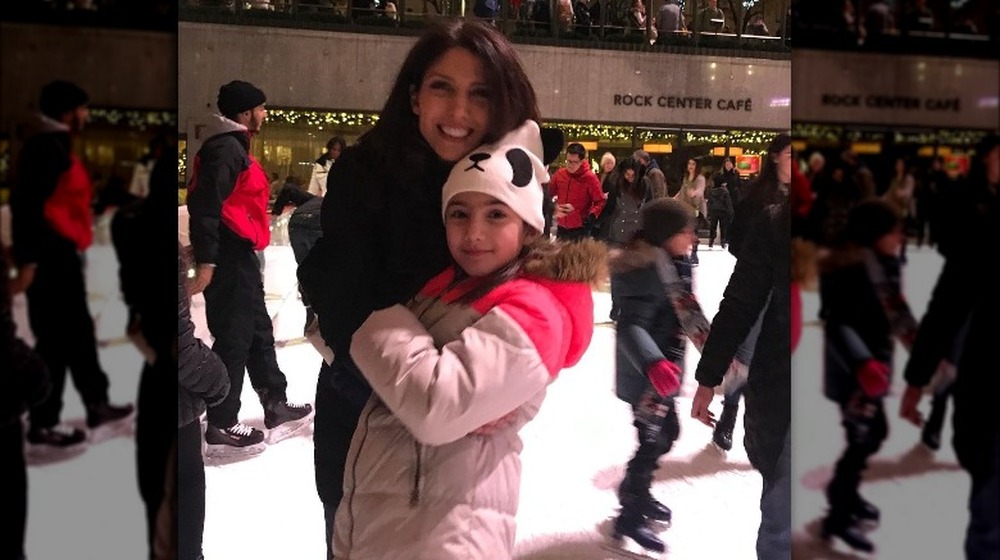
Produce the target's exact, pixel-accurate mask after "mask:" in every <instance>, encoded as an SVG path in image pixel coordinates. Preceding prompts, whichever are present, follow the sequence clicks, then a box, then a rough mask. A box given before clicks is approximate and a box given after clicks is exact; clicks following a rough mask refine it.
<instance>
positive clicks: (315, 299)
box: [298, 142, 451, 407]
mask: <svg viewBox="0 0 1000 560" xmlns="http://www.w3.org/2000/svg"><path fill="white" fill-rule="evenodd" d="M410 149H411V150H414V151H416V152H419V153H417V154H408V155H410V156H412V155H416V156H417V157H415V158H414V157H409V158H408V161H414V160H416V161H418V162H422V164H420V165H406V166H395V167H394V166H386V165H384V164H383V163H382V161H380V159H379V157H378V156H379V154H376V153H375V150H374V149H372V148H370V147H369V145H368V144H367V143H365V142H361V143H359V144H356V145H354V146H351V147H349V148H348V149H346V150H344V153H343V155H342V156H341V158H340V160H338V161H337V165H335V166H333V168H331V170H330V175H329V177H328V178H327V192H330V193H337V196H327V197H325V199H324V201H323V211H322V215H321V221H322V225H323V237H322V238H321V239H320V240H319V241H318V242H317V243H316V245H315V246H314V247H313V249H312V251H311V252H310V253H309V256H308V257H307V258H306V259H305V261H303V263H302V264H301V266H300V267H299V269H298V277H299V285H300V288H301V289H302V290H303V291H304V292H305V294H306V295H307V296H308V298H309V300H310V301H311V302H312V306H313V309H314V311H315V312H316V314H317V315H318V316H319V323H320V333H321V334H322V336H323V339H324V340H325V341H326V343H327V344H328V345H329V346H330V348H331V349H333V351H334V354H335V356H336V358H335V361H334V364H333V368H332V370H333V372H334V379H333V380H332V382H333V385H334V387H335V388H336V389H337V390H338V391H340V392H341V393H342V394H343V395H345V396H346V397H347V398H349V399H350V400H352V401H354V402H355V403H356V404H359V407H360V405H363V404H364V402H365V400H367V398H368V395H369V394H370V391H371V389H370V388H369V387H368V384H367V382H366V381H364V378H363V377H362V376H361V374H360V372H358V371H357V367H356V366H355V365H354V363H353V361H351V358H350V355H349V349H350V345H351V335H353V334H354V331H355V330H357V328H358V327H359V326H361V323H363V322H364V321H365V319H367V318H368V315H370V314H371V313H372V312H373V311H375V310H377V309H381V308H384V307H388V306H390V305H393V304H395V303H401V302H405V301H407V300H408V299H409V298H411V297H412V296H413V295H414V294H416V293H417V291H418V290H420V288H421V287H422V286H423V285H424V284H425V283H426V282H427V281H428V280H429V279H431V278H432V277H433V276H434V275H435V274H438V273H440V272H441V271H442V270H444V269H445V267H446V266H448V265H449V264H450V263H451V256H450V255H449V254H448V246H447V242H446V240H445V234H444V223H443V221H442V217H441V187H442V185H444V181H445V179H446V178H447V177H448V173H449V172H450V171H451V166H450V165H448V164H447V163H445V162H443V161H441V160H440V159H439V158H438V157H437V155H436V154H435V153H434V152H433V151H432V150H431V149H430V147H429V146H428V145H427V144H426V143H424V142H420V143H419V144H418V145H416V146H415V147H413V146H411V148H410ZM382 155H383V156H384V154H382ZM417 167H420V168H419V169H418V168H417Z"/></svg>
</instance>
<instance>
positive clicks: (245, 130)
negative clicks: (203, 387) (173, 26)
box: [187, 80, 312, 449]
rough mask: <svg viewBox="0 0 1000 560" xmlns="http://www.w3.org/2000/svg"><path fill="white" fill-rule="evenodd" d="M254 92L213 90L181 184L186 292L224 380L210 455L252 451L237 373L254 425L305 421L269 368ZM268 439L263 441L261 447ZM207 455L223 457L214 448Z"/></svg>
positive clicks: (279, 375) (263, 186)
mask: <svg viewBox="0 0 1000 560" xmlns="http://www.w3.org/2000/svg"><path fill="white" fill-rule="evenodd" d="M265 101H266V97H265V96H264V92H262V91H261V90H259V89H257V87H255V86H254V85H253V84H250V83H248V82H243V81H239V80H236V81H232V82H230V83H228V84H226V85H224V86H222V87H221V88H219V97H218V102H217V106H218V109H219V114H216V115H212V118H213V119H214V120H213V121H212V123H211V125H210V127H209V129H208V131H206V133H205V136H206V140H205V141H204V143H203V144H202V145H201V149H199V150H198V153H197V155H196V156H195V159H194V164H193V167H192V172H193V176H192V179H191V182H190V184H189V185H188V198H187V204H188V212H189V214H190V216H191V222H190V223H191V246H192V248H193V249H194V258H195V262H197V268H196V274H195V278H194V280H193V282H192V293H199V292H202V291H204V293H205V316H206V319H207V320H208V328H209V330H210V331H211V333H212V336H213V337H215V344H214V345H213V347H212V350H214V351H215V353H216V354H218V355H219V357H220V358H222V361H223V362H224V363H225V364H226V369H227V370H228V371H229V380H230V386H231V387H232V390H230V391H229V395H228V396H227V397H226V398H225V400H223V401H222V402H221V403H220V404H218V405H217V406H213V407H211V408H209V409H208V416H207V417H208V427H207V428H206V430H205V442H206V443H207V444H208V445H209V448H210V449H211V448H212V447H213V446H232V447H248V446H257V445H258V444H261V443H262V442H263V440H264V434H263V432H261V431H260V430H257V429H256V428H252V427H250V426H247V425H244V424H242V423H240V422H238V415H239V411H240V393H241V392H242V390H243V389H242V387H243V371H244V370H246V371H247V373H249V374H250V382H251V383H252V384H253V387H254V389H255V390H256V391H257V394H258V395H259V396H260V402H261V405H262V406H263V407H264V426H265V427H266V428H267V429H268V430H273V429H274V428H277V427H278V426H280V425H283V424H287V423H289V422H292V423H291V424H287V425H286V426H285V428H284V429H283V430H282V431H283V432H285V433H286V434H287V433H290V432H291V431H294V429H295V428H297V427H299V426H300V425H301V424H302V423H301V422H297V421H299V420H302V419H303V418H305V417H306V416H308V415H309V414H310V413H311V412H312V407H311V406H310V405H308V404H305V405H293V404H289V403H288V401H287V399H286V397H285V389H286V387H287V385H288V382H287V380H286V378H285V374H284V373H283V372H282V371H281V369H279V368H278V361H277V358H276V356H275V350H274V333H273V327H272V326H271V317H270V315H268V313H267V307H265V304H264V280H263V276H262V274H261V270H260V263H259V261H258V260H257V256H256V253H255V251H262V250H264V249H265V248H266V247H267V245H268V243H270V240H271V230H270V223H271V222H270V218H269V216H268V213H267V202H268V198H269V197H270V185H269V182H268V179H267V174H266V173H264V170H263V169H262V168H261V166H260V164H259V163H257V160H256V159H255V158H254V157H253V156H252V155H251V154H250V139H251V138H252V136H253V135H254V134H256V133H257V132H259V131H260V127H261V125H262V124H263V122H264V119H265V118H266V117H267V110H266V109H265V108H264V102H265ZM277 439H278V437H276V436H275V434H273V433H272V437H271V443H274V442H275V441H276V440H277ZM216 449H225V448H224V447H221V448H220V447H216Z"/></svg>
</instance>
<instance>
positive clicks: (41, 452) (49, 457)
mask: <svg viewBox="0 0 1000 560" xmlns="http://www.w3.org/2000/svg"><path fill="white" fill-rule="evenodd" d="M25 439H26V445H25V461H26V462H27V463H28V464H29V465H36V466H38V465H47V464H50V463H60V462H63V461H68V460H70V459H73V458H75V457H79V456H80V455H82V454H83V453H84V451H86V450H87V447H88V441H87V434H86V432H84V431H83V430H81V429H79V428H75V427H73V426H69V425H67V424H57V425H55V426H52V427H49V428H31V429H29V430H28V433H27V437H26V438H25Z"/></svg>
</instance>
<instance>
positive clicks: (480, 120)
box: [411, 47, 490, 163]
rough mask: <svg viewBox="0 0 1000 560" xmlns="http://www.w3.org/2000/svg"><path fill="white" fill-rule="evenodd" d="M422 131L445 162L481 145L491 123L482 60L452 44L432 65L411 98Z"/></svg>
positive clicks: (452, 160)
mask: <svg viewBox="0 0 1000 560" xmlns="http://www.w3.org/2000/svg"><path fill="white" fill-rule="evenodd" d="M411 105H412V107H413V114H415V115H417V119H418V120H419V127H420V134H421V135H422V136H423V137H424V139H425V140H427V143H428V144H430V146H431V148H433V150H434V152H435V153H436V154H437V155H438V157H439V158H441V159H442V160H444V161H447V162H451V163H454V162H456V161H458V160H460V159H462V157H463V156H465V154H467V153H469V152H471V151H472V150H474V149H475V148H476V147H478V146H479V145H480V144H482V140H483V137H484V136H485V135H486V131H487V128H488V127H489V123H490V91H489V89H488V88H487V86H486V74H485V71H484V69H483V63H482V62H481V61H480V60H479V59H478V58H476V56H475V55H474V54H472V53H471V52H469V51H467V50H465V49H463V48H459V47H453V48H451V49H449V50H447V51H445V53H444V54H443V55H441V58H439V59H438V60H437V61H435V62H434V64H431V66H430V67H429V68H428V69H427V72H426V73H425V74H424V80H423V82H421V84H420V88H419V89H418V90H417V91H415V92H414V93H413V96H412V98H411Z"/></svg>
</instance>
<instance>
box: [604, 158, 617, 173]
mask: <svg viewBox="0 0 1000 560" xmlns="http://www.w3.org/2000/svg"><path fill="white" fill-rule="evenodd" d="M601 167H603V168H604V172H605V173H611V172H612V171H614V170H615V160H613V159H608V160H604V164H603V165H602V166H601Z"/></svg>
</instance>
